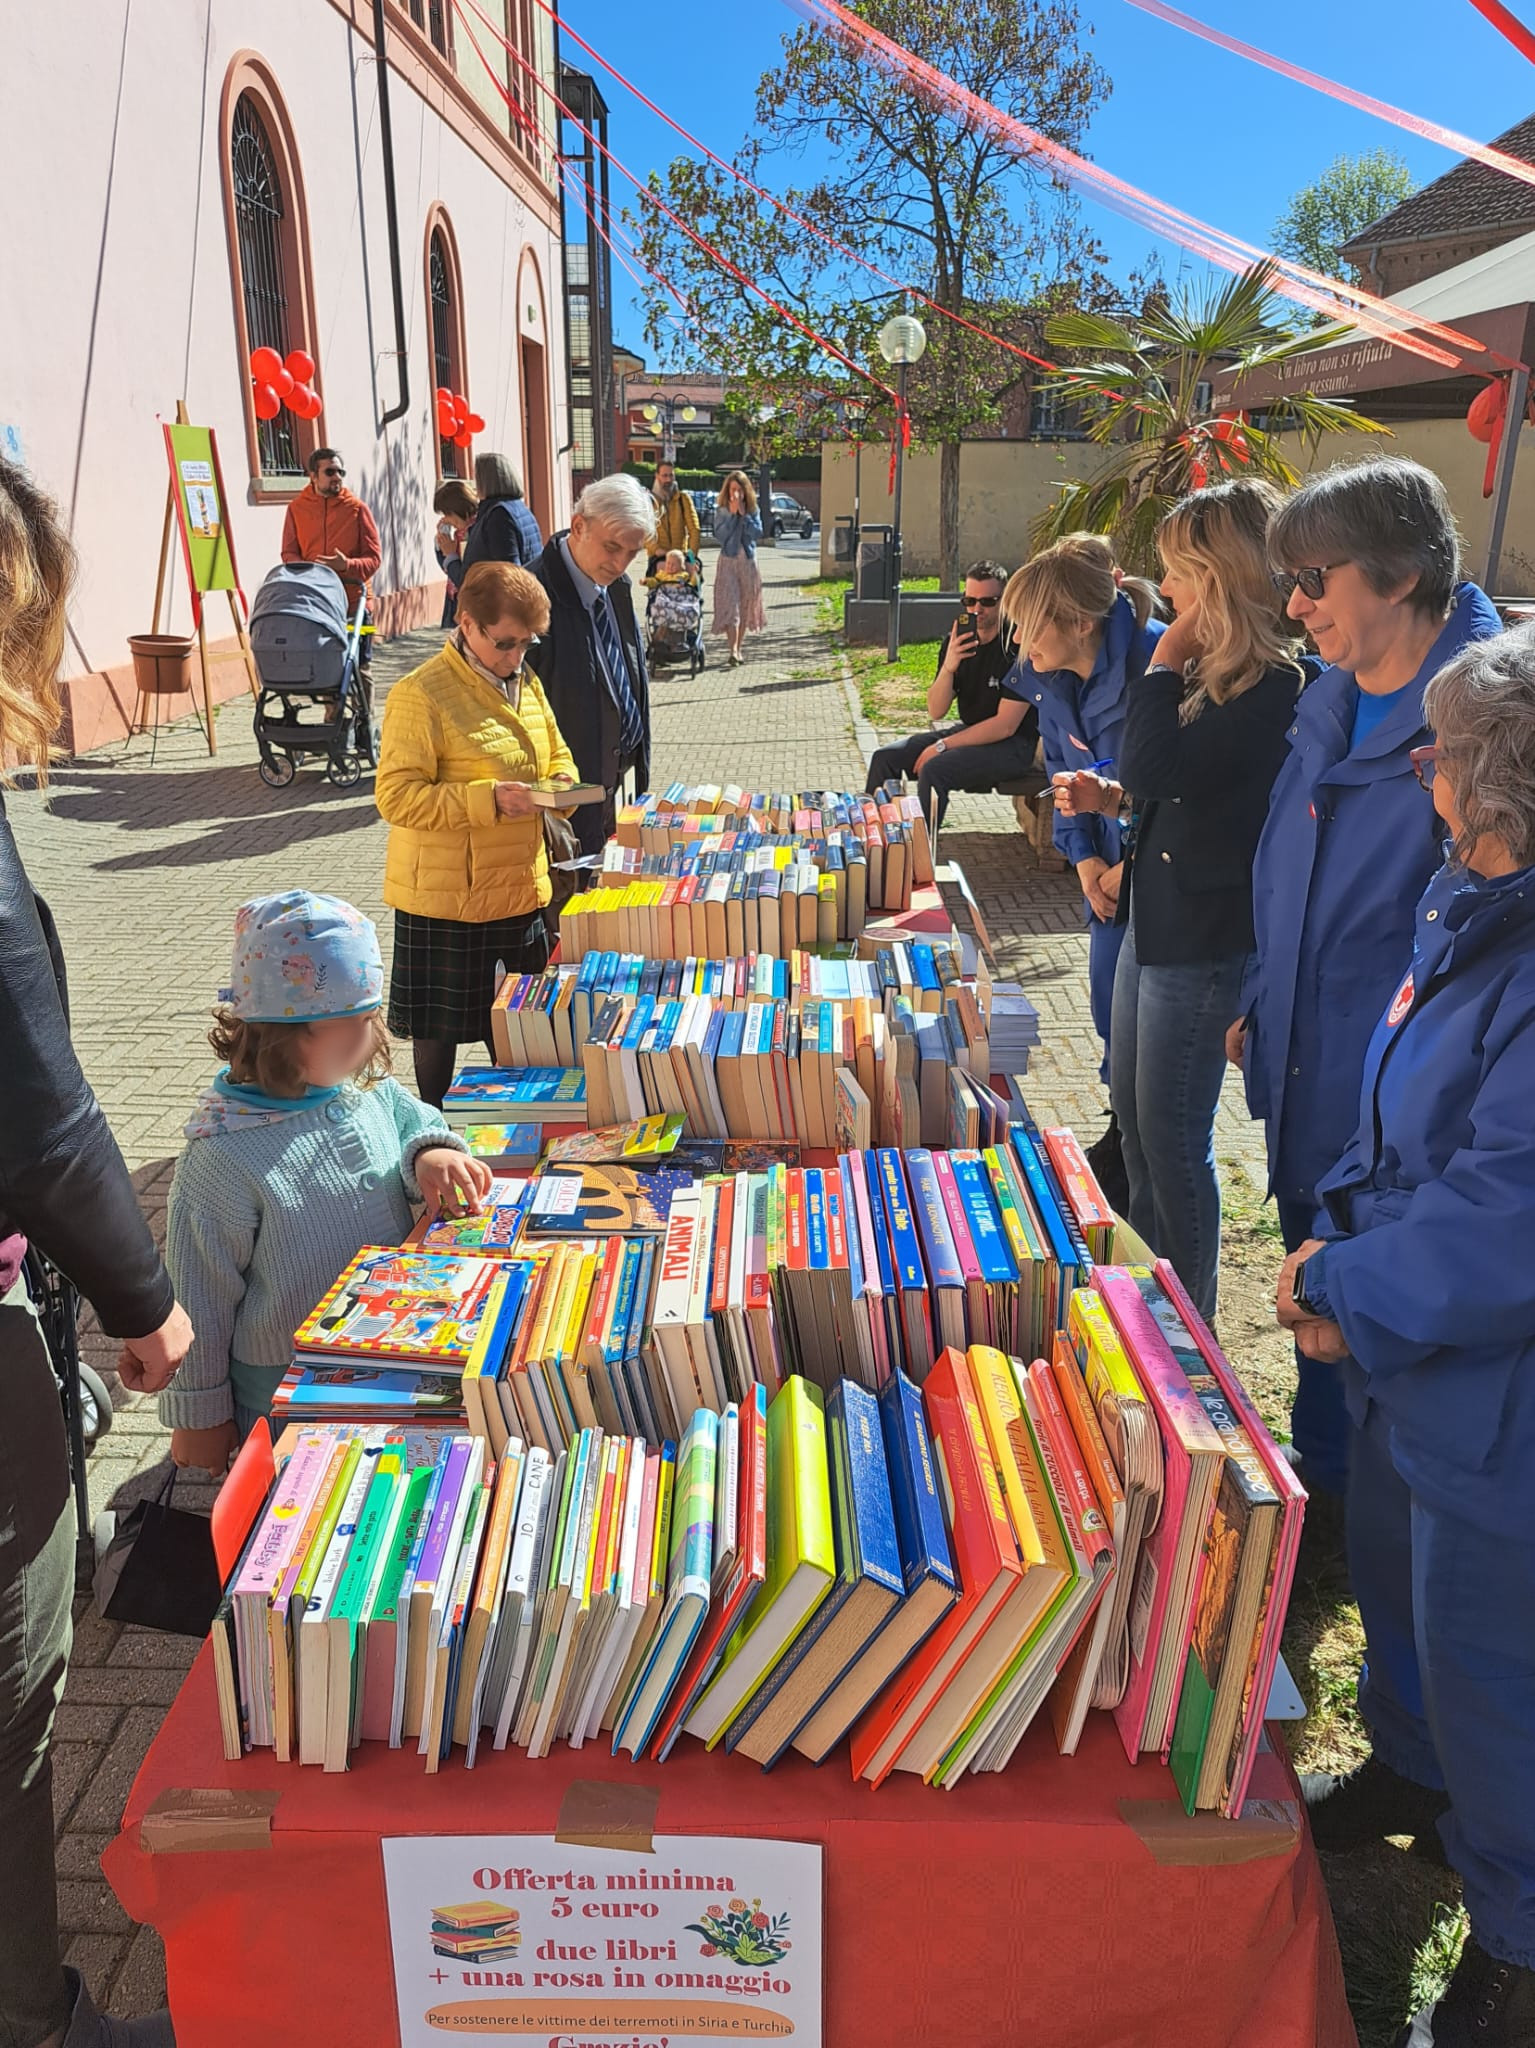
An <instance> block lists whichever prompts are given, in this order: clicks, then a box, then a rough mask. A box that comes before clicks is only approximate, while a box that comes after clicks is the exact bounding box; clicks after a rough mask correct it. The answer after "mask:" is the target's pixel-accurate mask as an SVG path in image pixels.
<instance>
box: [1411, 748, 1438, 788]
mask: <svg viewBox="0 0 1535 2048" xmlns="http://www.w3.org/2000/svg"><path fill="white" fill-rule="evenodd" d="M1407 758H1408V760H1409V761H1411V763H1412V772H1413V774H1414V775H1416V776H1417V778H1418V780H1419V782H1421V783H1422V785H1423V787H1424V788H1425V789H1432V788H1433V786H1434V774H1435V769H1436V765H1437V763H1438V759H1439V749H1438V747H1437V746H1432V747H1414V748H1413V749H1412V750H1411V752H1410V753H1409V754H1408V756H1407Z"/></svg>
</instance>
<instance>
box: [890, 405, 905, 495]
mask: <svg viewBox="0 0 1535 2048" xmlns="http://www.w3.org/2000/svg"><path fill="white" fill-rule="evenodd" d="M910 446H911V414H910V413H909V412H908V411H907V410H906V408H905V406H904V405H903V406H902V407H901V423H900V436H899V440H897V437H896V435H894V434H892V435H891V436H890V478H889V481H888V482H887V483H886V485H885V490H886V493H887V494H888V495H889V496H890V497H892V498H893V497H894V496H895V451H896V448H897V447H899V448H900V451H901V453H902V454H903V455H904V454H905V453H906V451H907V449H908V448H909V447H910Z"/></svg>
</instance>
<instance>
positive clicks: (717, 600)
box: [714, 469, 767, 668]
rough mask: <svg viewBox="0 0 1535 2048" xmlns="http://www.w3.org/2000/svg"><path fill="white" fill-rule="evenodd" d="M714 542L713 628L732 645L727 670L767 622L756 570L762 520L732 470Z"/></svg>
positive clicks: (747, 487)
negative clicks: (750, 636) (716, 545)
mask: <svg viewBox="0 0 1535 2048" xmlns="http://www.w3.org/2000/svg"><path fill="white" fill-rule="evenodd" d="M714 538H715V539H716V540H717V541H718V542H719V546H720V552H719V561H718V563H717V565H716V567H715V571H714V630H715V632H716V633H723V634H724V636H725V638H726V639H727V640H728V641H729V642H730V666H731V667H732V668H739V667H740V666H741V642H742V641H743V640H744V639H745V638H746V636H747V634H748V633H760V632H761V631H762V629H763V627H764V626H765V625H766V624H767V616H766V614H765V613H764V611H763V609H762V571H761V570H760V569H759V568H758V567H757V543H758V541H759V540H761V538H762V521H761V520H760V519H759V518H758V517H757V493H756V492H755V491H754V490H753V489H752V487H751V483H750V481H749V479H748V478H747V476H746V475H745V473H744V472H743V471H742V470H739V469H733V470H732V471H731V472H730V474H729V476H727V477H726V479H725V488H724V490H722V491H721V492H720V502H719V506H718V508H717V509H716V511H715V514H714Z"/></svg>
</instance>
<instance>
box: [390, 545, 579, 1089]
mask: <svg viewBox="0 0 1535 2048" xmlns="http://www.w3.org/2000/svg"><path fill="white" fill-rule="evenodd" d="M548 624H549V600H548V598H547V597H546V596H545V595H544V588H543V585H542V584H541V583H539V582H538V580H537V578H536V577H534V576H532V575H530V574H529V572H528V571H527V570H526V569H520V568H516V567H514V566H513V565H512V564H511V563H509V562H476V563H475V564H474V565H473V567H472V568H470V569H469V570H468V571H467V572H466V574H465V576H464V580H463V583H462V584H461V585H460V586H459V593H458V632H457V634H456V636H455V637H454V638H453V639H452V640H449V641H447V642H446V643H445V644H444V646H443V650H442V652H441V654H438V655H435V656H434V657H433V659H432V660H431V661H429V662H427V663H426V664H425V665H424V666H423V667H421V668H418V669H415V670H413V671H412V673H411V674H410V675H408V676H403V677H402V678H401V679H400V681H399V682H397V683H396V684H395V686H394V688H393V689H392V690H391V691H390V693H389V701H388V705H387V708H386V710H385V712H384V737H383V747H382V751H381V753H380V757H379V764H378V777H377V795H378V807H379V810H380V811H381V812H382V814H383V816H384V818H385V820H386V821H387V823H388V824H389V826H390V828H391V830H390V833H389V849H388V853H387V855H386V858H385V864H384V901H385V902H386V903H388V904H390V905H391V906H392V907H393V910H394V914H395V917H394V968H393V972H392V974H391V976H390V986H389V1028H390V1030H391V1031H393V1032H394V1033H395V1034H396V1035H397V1036H399V1037H402V1038H409V1039H411V1040H412V1042H413V1043H412V1050H413V1051H414V1054H415V1063H416V1086H417V1088H418V1089H419V1090H420V1092H421V1095H422V1097H423V1098H424V1099H425V1100H426V1101H427V1102H435V1103H438V1104H440V1103H441V1102H442V1099H443V1096H444V1094H445V1093H446V1092H447V1089H448V1085H449V1083H450V1082H451V1081H452V1079H453V1067H454V1058H455V1054H456V1052H457V1049H458V1047H459V1046H460V1045H461V1044H464V1043H466V1042H469V1041H472V1040H475V1039H484V1041H485V1043H486V1046H487V1048H488V1049H490V1056H491V1058H492V1059H494V1058H495V1052H494V1049H493V1048H491V1040H490V1009H491V1004H492V1002H493V1001H494V999H495V993H496V985H497V981H498V978H499V975H500V974H501V973H502V972H506V973H512V974H536V973H537V972H538V971H539V970H540V969H541V968H543V967H544V966H546V965H547V963H548V959H549V939H548V934H547V933H546V931H545V929H544V918H543V910H544V905H545V904H546V903H547V902H548V901H549V895H550V889H549V863H548V860H547V859H546V858H545V854H544V834H543V818H542V812H541V811H540V809H539V806H538V805H537V804H536V803H535V802H534V800H533V793H532V790H531V789H530V787H529V785H530V784H532V783H540V782H544V783H547V782H564V783H574V782H575V780H576V764H575V762H574V761H573V760H572V759H571V755H570V749H569V748H568V747H567V746H566V744H565V742H564V740H563V738H562V737H561V735H560V729H559V727H558V726H557V725H556V724H555V722H554V714H553V713H552V712H551V711H550V709H549V706H548V704H547V702H546V701H545V698H544V692H543V686H542V684H541V683H540V682H539V680H538V677H537V676H536V675H534V673H533V671H532V670H531V669H529V668H525V667H524V666H523V658H524V656H525V655H526V654H527V652H528V649H529V648H530V647H532V646H534V645H535V644H536V642H537V640H538V636H539V635H540V634H541V633H542V632H543V631H544V630H545V629H546V628H547V626H548Z"/></svg>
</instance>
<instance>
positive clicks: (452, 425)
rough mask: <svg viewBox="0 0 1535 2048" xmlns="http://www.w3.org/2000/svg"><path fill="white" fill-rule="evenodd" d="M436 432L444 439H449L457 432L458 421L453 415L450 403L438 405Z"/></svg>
mask: <svg viewBox="0 0 1535 2048" xmlns="http://www.w3.org/2000/svg"><path fill="white" fill-rule="evenodd" d="M437 432H438V433H439V435H440V436H441V437H442V439H443V440H444V441H451V440H452V439H453V436H454V435H455V434H456V433H457V432H458V421H457V420H456V419H454V417H453V408H452V406H451V405H439V406H438V408H437Z"/></svg>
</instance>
